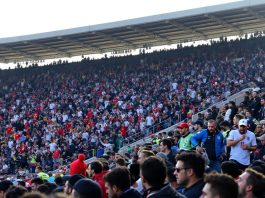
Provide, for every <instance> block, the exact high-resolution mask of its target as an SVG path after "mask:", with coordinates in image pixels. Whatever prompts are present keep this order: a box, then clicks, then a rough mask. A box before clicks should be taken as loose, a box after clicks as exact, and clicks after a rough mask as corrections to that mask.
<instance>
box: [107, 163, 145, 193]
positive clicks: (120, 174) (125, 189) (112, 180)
mask: <svg viewBox="0 0 265 198" xmlns="http://www.w3.org/2000/svg"><path fill="white" fill-rule="evenodd" d="M104 180H105V186H106V189H107V193H108V195H109V197H110V198H140V197H142V196H141V194H140V193H139V192H138V191H136V190H134V189H133V188H130V186H131V181H130V172H129V170H128V169H127V168H126V167H116V168H114V169H112V170H111V171H110V172H109V173H107V174H106V175H104Z"/></svg>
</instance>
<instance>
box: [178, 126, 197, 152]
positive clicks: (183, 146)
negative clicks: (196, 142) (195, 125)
mask: <svg viewBox="0 0 265 198" xmlns="http://www.w3.org/2000/svg"><path fill="white" fill-rule="evenodd" d="M177 128H178V130H179V133H180V135H181V138H180V139H179V150H184V151H187V150H191V149H192V148H193V146H192V144H191V137H192V134H191V133H190V132H189V125H188V124H187V123H185V122H182V123H181V124H180V125H179V126H178V127H177Z"/></svg>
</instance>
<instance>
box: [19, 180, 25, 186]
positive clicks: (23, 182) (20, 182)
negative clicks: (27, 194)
mask: <svg viewBox="0 0 265 198" xmlns="http://www.w3.org/2000/svg"><path fill="white" fill-rule="evenodd" d="M17 183H18V185H20V186H23V187H26V182H25V181H23V180H21V181H18V182H17Z"/></svg>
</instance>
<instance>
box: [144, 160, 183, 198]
mask: <svg viewBox="0 0 265 198" xmlns="http://www.w3.org/2000/svg"><path fill="white" fill-rule="evenodd" d="M140 170H141V178H142V181H143V186H144V188H145V190H146V191H145V195H144V196H145V197H148V198H173V197H175V198H176V197H184V196H183V195H180V194H179V193H178V192H176V191H175V189H173V188H172V187H171V186H170V185H169V184H165V179H166V175H167V174H166V171H167V170H166V166H165V163H164V162H163V161H162V160H161V159H159V158H158V157H153V156H152V157H149V158H148V159H146V160H145V161H144V162H143V163H142V164H141V166H140ZM154 173H155V174H154Z"/></svg>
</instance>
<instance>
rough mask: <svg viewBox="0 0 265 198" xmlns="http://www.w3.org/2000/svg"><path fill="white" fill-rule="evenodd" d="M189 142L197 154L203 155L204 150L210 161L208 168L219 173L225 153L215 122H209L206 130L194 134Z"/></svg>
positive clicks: (222, 138) (222, 140) (221, 137)
mask: <svg viewBox="0 0 265 198" xmlns="http://www.w3.org/2000/svg"><path fill="white" fill-rule="evenodd" d="M191 141H192V144H193V146H194V147H196V150H197V152H199V153H203V152H204V149H205V151H206V153H207V155H208V158H209V159H210V164H209V167H210V168H211V169H212V170H215V171H217V172H221V160H222V158H223V155H224V153H225V145H224V137H223V135H222V133H221V132H220V131H218V130H217V126H216V121H215V120H209V121H208V128H207V129H205V130H202V131H201V132H200V133H198V134H195V135H194V136H193V137H192V138H191Z"/></svg>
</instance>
